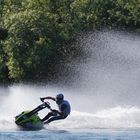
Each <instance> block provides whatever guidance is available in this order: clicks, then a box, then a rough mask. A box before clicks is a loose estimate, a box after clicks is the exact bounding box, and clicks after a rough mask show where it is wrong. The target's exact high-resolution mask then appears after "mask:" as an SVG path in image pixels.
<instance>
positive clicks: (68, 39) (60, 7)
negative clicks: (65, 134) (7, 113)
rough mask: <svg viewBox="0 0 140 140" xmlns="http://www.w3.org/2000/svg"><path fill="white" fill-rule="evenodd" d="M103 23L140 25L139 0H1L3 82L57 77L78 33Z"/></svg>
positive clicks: (0, 68)
mask: <svg viewBox="0 0 140 140" xmlns="http://www.w3.org/2000/svg"><path fill="white" fill-rule="evenodd" d="M104 27H107V28H131V29H137V30H139V29H140V0H0V83H7V82H16V81H17V82H19V81H31V80H32V81H34V80H43V79H47V81H51V80H56V79H57V77H56V72H58V73H59V70H60V69H59V68H58V67H59V65H58V64H59V63H63V62H64V61H65V60H70V59H71V58H72V57H73V56H74V54H75V52H76V50H77V48H78V46H76V45H74V42H75V39H76V36H77V34H79V33H80V32H81V31H87V30H95V29H101V28H104ZM57 69H59V70H57Z"/></svg>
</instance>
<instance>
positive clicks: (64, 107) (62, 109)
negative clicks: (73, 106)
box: [52, 105, 67, 116]
mask: <svg viewBox="0 0 140 140" xmlns="http://www.w3.org/2000/svg"><path fill="white" fill-rule="evenodd" d="M66 107H67V106H66V105H62V107H61V112H60V111H58V110H55V109H53V110H52V111H54V112H56V113H58V114H59V115H61V116H64V110H65V109H66Z"/></svg>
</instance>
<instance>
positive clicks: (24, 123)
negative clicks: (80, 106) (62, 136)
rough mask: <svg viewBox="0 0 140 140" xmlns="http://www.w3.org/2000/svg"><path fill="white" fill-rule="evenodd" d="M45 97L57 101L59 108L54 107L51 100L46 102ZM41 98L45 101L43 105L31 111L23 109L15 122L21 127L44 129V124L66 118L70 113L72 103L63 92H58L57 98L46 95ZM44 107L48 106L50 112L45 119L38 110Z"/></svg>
mask: <svg viewBox="0 0 140 140" xmlns="http://www.w3.org/2000/svg"><path fill="white" fill-rule="evenodd" d="M45 99H51V100H53V101H56V104H57V105H58V108H59V110H55V109H52V108H51V107H50V103H49V102H44V100H45ZM40 100H41V101H42V102H43V103H42V104H41V105H39V106H38V107H36V108H35V109H33V110H31V111H23V112H22V113H21V114H19V115H18V116H16V117H15V123H16V124H17V125H18V126H19V127H20V128H21V129H29V130H36V129H42V128H43V126H44V124H46V123H47V124H48V123H50V122H52V121H55V120H60V119H65V118H66V117H67V116H68V115H69V114H70V111H71V107H70V104H69V102H68V101H66V100H64V95H63V94H58V95H57V96H56V98H54V97H44V98H40ZM44 108H48V109H49V110H50V112H49V113H48V114H47V115H46V116H45V117H44V118H43V119H41V118H40V117H39V116H38V112H39V111H40V110H42V109H44Z"/></svg>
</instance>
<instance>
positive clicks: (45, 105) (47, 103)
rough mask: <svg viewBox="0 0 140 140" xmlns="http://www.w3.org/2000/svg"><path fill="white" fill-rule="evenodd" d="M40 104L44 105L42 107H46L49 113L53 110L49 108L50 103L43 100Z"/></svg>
mask: <svg viewBox="0 0 140 140" xmlns="http://www.w3.org/2000/svg"><path fill="white" fill-rule="evenodd" d="M41 102H42V103H43V104H42V105H44V107H47V108H48V109H50V110H51V111H52V110H53V109H52V108H51V106H50V103H49V102H48V101H46V102H45V101H44V100H41Z"/></svg>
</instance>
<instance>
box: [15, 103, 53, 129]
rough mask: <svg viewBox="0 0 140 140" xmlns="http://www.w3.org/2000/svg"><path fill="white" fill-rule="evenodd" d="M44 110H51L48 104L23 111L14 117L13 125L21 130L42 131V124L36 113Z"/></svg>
mask: <svg viewBox="0 0 140 140" xmlns="http://www.w3.org/2000/svg"><path fill="white" fill-rule="evenodd" d="M44 108H48V109H50V110H51V107H50V103H49V102H43V103H42V104H41V105H39V106H38V107H36V108H35V109H33V110H31V111H23V112H21V113H20V114H19V115H17V116H16V117H15V123H16V124H17V126H18V127H19V128H20V129H23V130H39V129H43V126H44V124H43V122H42V121H41V119H40V117H39V116H38V112H39V111H40V110H42V109H44Z"/></svg>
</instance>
